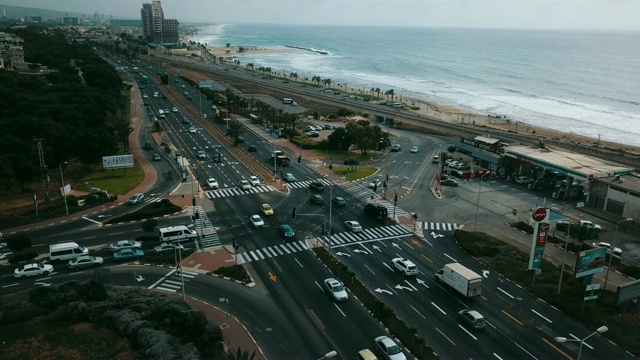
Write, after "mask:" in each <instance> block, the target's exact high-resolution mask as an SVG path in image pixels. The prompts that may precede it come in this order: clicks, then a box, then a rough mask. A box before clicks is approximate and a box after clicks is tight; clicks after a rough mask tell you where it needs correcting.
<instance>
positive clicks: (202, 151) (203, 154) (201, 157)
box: [198, 150, 207, 159]
mask: <svg viewBox="0 0 640 360" xmlns="http://www.w3.org/2000/svg"><path fill="white" fill-rule="evenodd" d="M206 158H207V154H205V153H204V150H198V159H206Z"/></svg>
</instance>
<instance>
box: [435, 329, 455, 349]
mask: <svg viewBox="0 0 640 360" xmlns="http://www.w3.org/2000/svg"><path fill="white" fill-rule="evenodd" d="M436 330H437V331H438V332H439V333H440V335H442V336H444V338H445V339H447V340H449V342H450V343H451V344H453V345H454V346H455V345H456V343H454V342H453V341H452V340H451V339H449V337H448V336H447V335H445V334H444V333H443V332H442V331H440V329H438V328H436Z"/></svg>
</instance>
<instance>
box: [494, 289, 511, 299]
mask: <svg viewBox="0 0 640 360" xmlns="http://www.w3.org/2000/svg"><path fill="white" fill-rule="evenodd" d="M498 290H500V292H502V293H503V294H505V295H507V296H508V297H510V298H512V299H515V297H514V296H513V295H511V294H509V293H508V292H506V291H504V290H502V289H501V288H498Z"/></svg>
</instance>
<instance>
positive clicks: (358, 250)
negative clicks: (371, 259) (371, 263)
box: [353, 249, 369, 254]
mask: <svg viewBox="0 0 640 360" xmlns="http://www.w3.org/2000/svg"><path fill="white" fill-rule="evenodd" d="M353 252H354V253H361V254H368V253H369V252H368V251H364V250H360V249H353Z"/></svg>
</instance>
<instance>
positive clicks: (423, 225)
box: [418, 221, 458, 231]
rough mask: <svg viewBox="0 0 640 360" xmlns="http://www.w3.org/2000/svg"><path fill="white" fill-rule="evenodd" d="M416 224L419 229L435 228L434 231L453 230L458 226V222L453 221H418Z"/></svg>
mask: <svg viewBox="0 0 640 360" xmlns="http://www.w3.org/2000/svg"><path fill="white" fill-rule="evenodd" d="M418 226H419V227H420V229H421V230H423V231H424V230H436V231H453V230H456V229H457V228H458V224H455V223H441V222H431V221H418Z"/></svg>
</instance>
